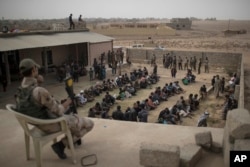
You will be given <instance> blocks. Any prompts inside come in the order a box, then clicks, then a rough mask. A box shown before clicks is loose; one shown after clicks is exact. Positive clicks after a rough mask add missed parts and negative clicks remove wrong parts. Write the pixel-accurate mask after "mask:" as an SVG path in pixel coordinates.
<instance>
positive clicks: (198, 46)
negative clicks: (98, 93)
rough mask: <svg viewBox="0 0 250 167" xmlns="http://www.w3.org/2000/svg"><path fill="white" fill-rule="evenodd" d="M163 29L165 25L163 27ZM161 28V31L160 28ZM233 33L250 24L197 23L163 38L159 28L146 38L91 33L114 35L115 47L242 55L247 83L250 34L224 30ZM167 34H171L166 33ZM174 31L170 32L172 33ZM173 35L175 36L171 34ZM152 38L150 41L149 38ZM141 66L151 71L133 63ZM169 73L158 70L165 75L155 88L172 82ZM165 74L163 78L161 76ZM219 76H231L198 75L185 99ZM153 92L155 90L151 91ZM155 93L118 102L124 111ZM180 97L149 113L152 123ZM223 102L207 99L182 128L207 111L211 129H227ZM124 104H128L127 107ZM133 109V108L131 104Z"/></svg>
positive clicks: (247, 98)
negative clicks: (156, 47)
mask: <svg viewBox="0 0 250 167" xmlns="http://www.w3.org/2000/svg"><path fill="white" fill-rule="evenodd" d="M161 27H162V26H161ZM161 27H159V29H160V28H161ZM228 28H229V29H232V30H239V29H246V30H247V31H248V32H250V22H249V21H236V20H233V21H230V22H229V21H194V22H193V25H192V29H191V30H181V31H175V33H172V32H173V30H169V29H166V30H165V31H166V34H165V35H164V34H162V32H163V31H161V35H158V34H157V32H158V31H159V30H158V29H157V30H155V31H156V32H154V31H153V30H152V32H150V31H149V30H147V32H146V31H145V32H144V33H141V34H143V35H134V34H131V35H129V34H128V32H126V33H125V34H122V33H123V32H125V30H120V34H119V35H117V31H115V30H113V32H114V33H113V35H112V31H111V30H108V29H106V30H98V29H95V30H91V31H96V32H98V33H102V34H104V35H109V36H113V37H114V38H115V40H114V45H117V46H124V47H128V46H131V45H132V44H134V43H144V44H145V46H151V47H155V46H158V45H161V46H164V47H165V48H166V49H173V50H192V51H196V50H202V51H224V52H240V53H243V55H244V66H245V72H244V75H245V83H248V82H249V81H250V78H249V75H250V67H249V63H250V55H249V50H250V34H249V33H247V34H240V35H232V36H225V35H224V33H223V31H224V30H227V29H228ZM167 31H168V32H167ZM169 31H171V33H170V32H169ZM169 34H172V35H169ZM149 36H150V37H151V39H150V40H149V39H148V37H149ZM141 66H146V67H147V68H148V69H150V67H149V66H147V65H145V64H134V66H133V67H131V68H140V67H141ZM123 70H124V72H125V71H126V72H127V71H129V69H123ZM166 72H167V73H169V75H170V72H169V70H166V69H164V68H162V67H159V74H160V75H161V76H162V78H161V81H160V82H159V83H158V84H157V85H155V87H156V86H163V85H164V84H165V83H168V82H170V81H171V78H170V77H169V76H164V74H165V73H166ZM162 74H163V75H162ZM215 74H219V75H220V76H224V77H226V78H227V77H229V76H228V75H227V74H226V73H225V71H218V70H217V69H214V70H212V71H211V76H207V75H204V74H202V75H199V76H198V77H197V79H198V83H196V84H197V85H191V87H193V88H190V87H189V86H190V85H188V86H183V87H184V89H186V90H187V92H186V93H185V94H184V97H187V96H188V94H189V93H197V92H198V89H199V83H205V84H206V85H207V86H210V80H211V78H212V75H215ZM181 75H182V76H184V73H183V72H182V71H179V72H178V73H177V79H178V80H180V78H178V77H180V76H181ZM247 88H249V85H248V84H245V108H246V109H248V110H249V109H250V103H249V101H250V96H249V95H250V89H247ZM152 90H153V89H152ZM152 90H144V91H140V92H139V93H138V95H139V97H133V98H131V99H126V100H124V101H122V102H119V104H120V105H121V106H122V108H123V109H124V110H125V108H126V107H127V106H128V104H132V103H133V102H134V98H136V99H138V100H139V99H143V98H145V97H147V96H148V95H149V93H150V92H151V91H152ZM178 98H179V96H176V97H171V99H169V101H168V102H166V103H165V102H163V103H164V104H160V106H159V107H158V108H157V110H155V111H150V115H149V122H156V120H157V117H158V114H159V112H160V110H161V109H163V108H165V107H171V106H172V105H173V103H175V102H176V101H177V99H178ZM223 102H224V98H223V95H221V97H220V98H219V99H215V98H214V95H213V94H210V95H209V97H208V99H207V100H205V101H202V102H201V103H200V104H201V105H200V108H199V110H198V111H196V112H195V113H194V116H193V118H192V119H190V118H185V119H184V122H183V123H182V125H190V126H195V125H196V123H197V120H198V118H199V116H200V115H201V113H203V112H204V111H205V110H208V111H209V112H210V118H209V121H208V126H210V127H224V125H225V121H223V120H221V109H222V105H223ZM124 103H125V104H124ZM129 106H132V105H129Z"/></svg>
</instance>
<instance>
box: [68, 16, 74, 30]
mask: <svg viewBox="0 0 250 167" xmlns="http://www.w3.org/2000/svg"><path fill="white" fill-rule="evenodd" d="M72 16H73V15H72V14H70V15H69V29H70V30H71V29H72V28H73V29H75V24H74V22H73V19H72Z"/></svg>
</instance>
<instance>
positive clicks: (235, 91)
mask: <svg viewBox="0 0 250 167" xmlns="http://www.w3.org/2000/svg"><path fill="white" fill-rule="evenodd" d="M239 96H240V85H235V90H234V98H235V99H236V100H237V101H239Z"/></svg>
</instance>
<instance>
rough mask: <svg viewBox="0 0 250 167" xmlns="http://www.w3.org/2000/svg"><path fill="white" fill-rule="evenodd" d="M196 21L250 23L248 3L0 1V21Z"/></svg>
mask: <svg viewBox="0 0 250 167" xmlns="http://www.w3.org/2000/svg"><path fill="white" fill-rule="evenodd" d="M70 13H72V14H73V18H75V19H77V18H78V16H79V15H80V14H82V15H83V17H87V18H91V17H95V18H97V17H102V18H118V17H120V18H146V17H154V18H173V17H197V18H202V19H204V18H210V17H216V18H217V19H248V20H250V0H0V18H2V17H4V18H5V19H54V18H56V19H59V18H65V17H68V16H69V14H70Z"/></svg>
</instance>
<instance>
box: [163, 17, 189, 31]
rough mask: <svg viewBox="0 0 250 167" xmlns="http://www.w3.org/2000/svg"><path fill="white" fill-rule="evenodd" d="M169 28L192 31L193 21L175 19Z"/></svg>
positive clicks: (168, 24) (171, 21)
mask: <svg viewBox="0 0 250 167" xmlns="http://www.w3.org/2000/svg"><path fill="white" fill-rule="evenodd" d="M166 25H167V26H169V27H171V28H173V29H176V30H190V29H191V26H192V20H190V19H188V18H173V19H171V20H170V23H167V24H166Z"/></svg>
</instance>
